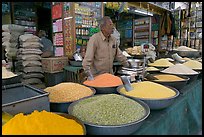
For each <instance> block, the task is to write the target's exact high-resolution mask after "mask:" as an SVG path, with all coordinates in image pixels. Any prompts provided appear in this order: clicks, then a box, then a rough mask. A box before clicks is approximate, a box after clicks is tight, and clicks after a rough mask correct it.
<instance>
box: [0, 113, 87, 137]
mask: <svg viewBox="0 0 204 137" xmlns="http://www.w3.org/2000/svg"><path fill="white" fill-rule="evenodd" d="M2 135H84V129H83V127H82V125H80V124H79V123H77V122H76V121H75V120H73V119H67V118H64V117H62V116H59V115H57V114H55V113H52V112H46V111H44V110H43V111H41V112H38V111H34V112H33V113H31V114H29V115H24V114H23V113H19V114H17V115H15V116H14V117H13V118H12V119H11V120H9V121H8V122H7V123H6V124H5V125H3V126H2Z"/></svg>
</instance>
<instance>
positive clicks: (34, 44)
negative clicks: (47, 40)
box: [20, 42, 43, 48]
mask: <svg viewBox="0 0 204 137" xmlns="http://www.w3.org/2000/svg"><path fill="white" fill-rule="evenodd" d="M20 47H23V48H41V47H43V45H42V44H41V43H39V42H24V43H23V44H21V45H20Z"/></svg>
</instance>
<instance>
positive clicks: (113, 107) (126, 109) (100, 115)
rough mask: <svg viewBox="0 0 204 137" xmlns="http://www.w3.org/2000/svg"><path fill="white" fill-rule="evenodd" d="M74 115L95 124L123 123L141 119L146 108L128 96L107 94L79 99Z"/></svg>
mask: <svg viewBox="0 0 204 137" xmlns="http://www.w3.org/2000/svg"><path fill="white" fill-rule="evenodd" d="M72 115H74V116H76V117H77V118H79V119H80V120H82V121H84V122H88V123H92V124H95V125H122V124H127V123H131V122H135V121H137V120H140V119H141V118H142V117H144V116H145V109H144V107H143V106H142V105H140V104H139V103H137V102H136V101H134V100H132V99H129V98H127V97H124V96H121V95H117V94H107V95H98V96H93V97H90V98H86V99H83V100H81V101H79V102H78V103H77V104H76V105H74V107H73V111H72Z"/></svg>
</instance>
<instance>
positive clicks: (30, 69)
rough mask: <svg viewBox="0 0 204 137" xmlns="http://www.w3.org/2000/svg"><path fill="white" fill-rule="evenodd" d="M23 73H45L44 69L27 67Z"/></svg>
mask: <svg viewBox="0 0 204 137" xmlns="http://www.w3.org/2000/svg"><path fill="white" fill-rule="evenodd" d="M23 71H24V72H25V73H29V72H41V73H43V70H42V67H25V68H24V69H23Z"/></svg>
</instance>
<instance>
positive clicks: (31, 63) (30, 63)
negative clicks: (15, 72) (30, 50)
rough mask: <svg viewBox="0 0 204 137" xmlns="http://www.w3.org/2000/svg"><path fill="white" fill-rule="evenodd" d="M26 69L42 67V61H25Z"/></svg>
mask: <svg viewBox="0 0 204 137" xmlns="http://www.w3.org/2000/svg"><path fill="white" fill-rule="evenodd" d="M23 66H24V67H33V66H42V63H41V62H40V61H34V60H33V61H23Z"/></svg>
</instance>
